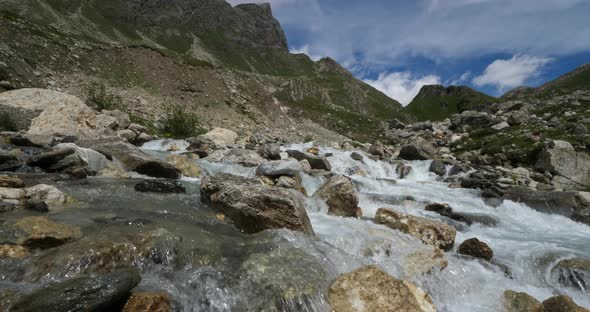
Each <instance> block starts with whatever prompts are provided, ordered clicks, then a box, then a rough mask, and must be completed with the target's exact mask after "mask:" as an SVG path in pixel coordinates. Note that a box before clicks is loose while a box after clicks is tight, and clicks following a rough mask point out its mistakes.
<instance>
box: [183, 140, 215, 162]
mask: <svg viewBox="0 0 590 312" xmlns="http://www.w3.org/2000/svg"><path fill="white" fill-rule="evenodd" d="M188 140H189V142H190V143H191V144H190V145H189V146H188V147H187V148H186V150H187V151H188V152H190V153H193V154H196V155H197V156H199V157H200V158H205V157H207V156H209V154H211V153H212V152H213V148H214V147H215V144H214V143H213V141H211V140H207V139H203V138H190V139H188Z"/></svg>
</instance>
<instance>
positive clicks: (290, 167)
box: [256, 159, 301, 177]
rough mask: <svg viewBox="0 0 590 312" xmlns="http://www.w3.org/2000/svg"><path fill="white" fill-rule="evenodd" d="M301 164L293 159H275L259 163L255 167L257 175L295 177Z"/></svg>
mask: <svg viewBox="0 0 590 312" xmlns="http://www.w3.org/2000/svg"><path fill="white" fill-rule="evenodd" d="M300 171H301V165H300V164H299V162H298V161H297V160H295V159H288V160H275V161H269V162H266V163H263V164H261V165H260V166H258V168H256V174H257V175H264V176H269V177H278V176H289V177H295V176H297V175H299V172H300Z"/></svg>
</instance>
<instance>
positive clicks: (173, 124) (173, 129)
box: [160, 104, 207, 139]
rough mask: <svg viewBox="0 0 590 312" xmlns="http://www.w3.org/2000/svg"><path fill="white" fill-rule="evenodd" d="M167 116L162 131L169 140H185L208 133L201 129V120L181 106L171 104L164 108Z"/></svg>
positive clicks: (161, 127)
mask: <svg viewBox="0 0 590 312" xmlns="http://www.w3.org/2000/svg"><path fill="white" fill-rule="evenodd" d="M164 109H165V116H164V118H163V119H162V121H161V126H160V130H161V132H162V134H163V135H164V136H166V137H169V138H177V139H184V138H188V137H192V136H196V135H200V134H203V133H206V132H207V130H206V129H203V128H200V127H199V119H198V118H197V116H195V114H194V113H192V112H190V111H188V110H186V109H185V108H184V106H182V105H180V104H169V105H166V106H165V107H164Z"/></svg>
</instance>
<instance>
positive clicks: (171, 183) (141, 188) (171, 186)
mask: <svg viewBox="0 0 590 312" xmlns="http://www.w3.org/2000/svg"><path fill="white" fill-rule="evenodd" d="M135 190H136V191H138V192H151V193H186V188H185V187H184V186H183V185H182V184H180V183H179V182H178V181H175V180H144V181H142V182H139V183H137V184H135Z"/></svg>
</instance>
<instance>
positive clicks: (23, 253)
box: [0, 245, 31, 259]
mask: <svg viewBox="0 0 590 312" xmlns="http://www.w3.org/2000/svg"><path fill="white" fill-rule="evenodd" d="M30 254H31V252H30V250H29V248H27V247H23V246H18V245H0V259H23V258H26V257H28V256H29V255H30Z"/></svg>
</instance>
